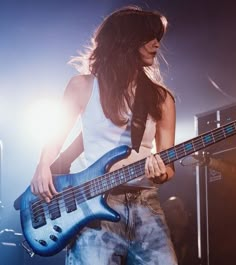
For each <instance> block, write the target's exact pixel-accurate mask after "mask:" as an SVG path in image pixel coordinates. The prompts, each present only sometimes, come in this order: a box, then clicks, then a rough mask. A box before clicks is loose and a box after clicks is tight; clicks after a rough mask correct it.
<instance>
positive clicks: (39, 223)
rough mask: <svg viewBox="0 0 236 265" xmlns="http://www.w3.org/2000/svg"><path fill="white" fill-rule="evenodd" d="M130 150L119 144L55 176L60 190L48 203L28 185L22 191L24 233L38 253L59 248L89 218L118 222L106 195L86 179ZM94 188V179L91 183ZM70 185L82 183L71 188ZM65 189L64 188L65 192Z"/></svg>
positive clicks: (94, 176)
mask: <svg viewBox="0 0 236 265" xmlns="http://www.w3.org/2000/svg"><path fill="white" fill-rule="evenodd" d="M129 154H130V148H129V147H128V146H120V147H118V148H115V149H113V150H111V151H110V152H108V153H106V154H105V155H104V156H103V157H102V158H100V159H99V160H98V161H96V162H95V163H94V164H93V165H91V166H90V167H88V168H87V169H86V170H84V171H81V172H79V173H76V174H68V175H58V176H55V177H54V185H55V187H56V189H57V191H58V192H59V193H61V195H60V196H58V197H57V198H56V199H55V201H53V200H52V201H51V202H50V203H49V204H47V203H45V202H43V201H41V200H39V199H38V198H37V197H36V196H35V195H34V194H32V193H31V191H30V187H28V188H27V189H26V191H25V192H24V193H23V194H22V195H21V202H20V216H21V226H22V230H23V234H24V236H25V238H26V240H27V242H28V244H29V245H30V247H31V248H32V249H33V251H34V252H35V253H36V254H38V255H41V256H51V255H54V254H56V253H58V252H59V251H61V250H62V249H63V248H64V247H66V245H67V244H68V243H69V242H70V240H71V239H72V238H73V237H74V236H75V235H76V234H77V233H78V232H79V231H80V230H81V229H82V228H83V227H84V226H85V225H86V224H88V223H89V222H90V221H92V220H95V219H102V220H109V221H112V222H117V221H119V219H120V216H119V214H118V213H117V212H115V211H114V210H113V209H111V208H110V207H109V206H108V205H107V204H106V201H105V195H98V196H95V197H93V196H92V198H89V199H88V193H89V195H90V196H89V197H91V195H93V190H91V187H88V186H87V185H86V183H88V182H90V183H91V182H93V181H96V180H95V178H96V177H98V176H102V175H104V173H106V172H107V171H108V170H109V168H110V167H111V166H112V165H113V164H114V163H116V162H118V161H119V160H121V159H123V158H126V157H127V156H128V155H129ZM93 184H94V187H95V188H96V183H93ZM71 187H81V188H77V189H76V190H72V189H71ZM64 191H65V192H64Z"/></svg>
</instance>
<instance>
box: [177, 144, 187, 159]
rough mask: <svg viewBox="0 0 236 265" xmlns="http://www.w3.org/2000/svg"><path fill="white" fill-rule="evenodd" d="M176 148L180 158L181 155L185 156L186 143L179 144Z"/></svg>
mask: <svg viewBox="0 0 236 265" xmlns="http://www.w3.org/2000/svg"><path fill="white" fill-rule="evenodd" d="M175 150H176V153H177V157H178V158H181V157H183V156H185V155H186V151H185V148H184V144H178V145H177V146H176V147H175Z"/></svg>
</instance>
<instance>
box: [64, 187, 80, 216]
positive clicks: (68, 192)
mask: <svg viewBox="0 0 236 265" xmlns="http://www.w3.org/2000/svg"><path fill="white" fill-rule="evenodd" d="M63 199H64V202H65V207H66V212H67V213H71V212H73V211H75V210H76V209H77V206H76V200H75V193H74V188H73V187H71V186H69V187H67V188H66V189H65V190H64V191H63Z"/></svg>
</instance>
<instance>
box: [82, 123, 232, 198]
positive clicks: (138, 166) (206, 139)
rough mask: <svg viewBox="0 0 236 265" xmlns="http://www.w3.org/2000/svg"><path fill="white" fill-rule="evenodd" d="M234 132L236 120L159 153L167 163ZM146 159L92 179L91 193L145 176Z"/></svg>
mask: <svg viewBox="0 0 236 265" xmlns="http://www.w3.org/2000/svg"><path fill="white" fill-rule="evenodd" d="M234 134H236V121H233V122H231V123H228V124H226V125H224V126H222V127H219V128H216V129H214V130H212V131H209V132H207V133H204V134H201V135H199V136H197V137H195V138H193V139H191V140H188V141H185V142H183V143H181V144H178V145H175V146H174V147H171V148H169V149H167V150H164V151H162V152H160V153H158V154H159V155H160V156H161V158H162V160H163V162H164V163H165V165H167V164H170V163H172V162H175V161H176V160H179V159H181V158H183V157H185V156H188V155H190V154H192V153H194V152H197V151H199V150H202V149H204V148H206V147H208V146H210V145H212V144H215V143H217V142H219V141H222V140H224V139H226V138H228V137H230V136H232V135H234ZM145 160H146V159H142V160H140V161H137V162H135V163H133V164H131V165H128V166H124V167H122V168H120V169H118V170H116V171H113V172H110V173H106V174H105V175H103V176H100V177H97V178H95V179H93V180H91V181H90V184H89V186H90V189H89V190H90V195H91V196H92V197H93V196H97V195H99V194H102V193H105V192H106V191H108V190H111V189H113V188H115V187H117V186H120V185H122V184H124V183H126V182H128V181H130V180H133V179H135V178H138V177H140V176H143V175H144V166H145ZM87 184H88V183H87Z"/></svg>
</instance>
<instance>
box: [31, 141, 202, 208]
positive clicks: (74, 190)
mask: <svg viewBox="0 0 236 265" xmlns="http://www.w3.org/2000/svg"><path fill="white" fill-rule="evenodd" d="M195 146H196V144H195ZM201 146H202V145H201ZM108 174H109V173H108ZM108 174H106V175H108ZM118 179H119V180H120V178H118ZM94 180H96V179H93V180H91V181H90V182H92V181H94ZM97 180H98V178H97ZM103 181H104V178H103ZM85 184H86V183H85ZM98 184H99V183H98ZM110 185H111V184H110ZM87 186H88V187H89V186H90V184H89V183H88V185H87ZM107 187H109V185H108V186H107ZM107 187H106V188H107ZM78 188H80V189H81V188H83V187H81V186H79V187H78ZM98 190H99V193H102V192H104V186H103V185H101V184H100V187H99V189H97V191H98ZM88 191H89V192H90V188H89V190H88ZM66 192H67V194H65V196H67V197H68V198H70V197H69V196H70V195H72V197H71V199H73V200H72V201H69V200H68V198H67V201H66V205H65V206H66V207H68V208H69V207H71V206H74V205H75V204H76V201H75V197H74V192H76V188H73V190H72V193H71V194H70V193H69V192H70V191H69V190H66ZM84 194H86V190H85V188H84V189H83V193H82V195H84ZM87 194H88V193H87ZM89 195H90V194H89ZM65 196H64V198H65ZM86 196H87V195H86ZM86 196H85V197H86ZM82 199H84V196H83V197H82ZM86 199H87V198H86ZM77 201H79V202H82V201H81V198H77ZM83 201H84V200H83ZM69 202H72V204H71V205H70V204H69ZM62 203H63V202H62ZM64 203H65V202H64ZM64 203H63V204H64ZM52 205H53V203H52ZM52 205H50V213H53V209H52ZM41 208H42V206H41ZM58 208H60V210H64V209H63V208H65V207H60V205H57V204H56V205H55V207H54V210H56V211H58ZM34 210H35V209H34ZM40 210H41V211H43V209H40ZM36 213H37V212H36Z"/></svg>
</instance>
